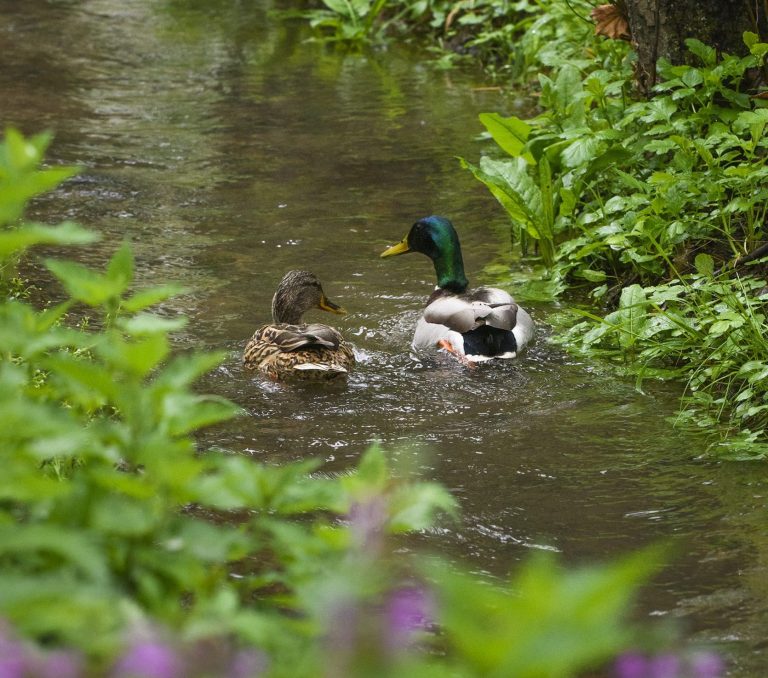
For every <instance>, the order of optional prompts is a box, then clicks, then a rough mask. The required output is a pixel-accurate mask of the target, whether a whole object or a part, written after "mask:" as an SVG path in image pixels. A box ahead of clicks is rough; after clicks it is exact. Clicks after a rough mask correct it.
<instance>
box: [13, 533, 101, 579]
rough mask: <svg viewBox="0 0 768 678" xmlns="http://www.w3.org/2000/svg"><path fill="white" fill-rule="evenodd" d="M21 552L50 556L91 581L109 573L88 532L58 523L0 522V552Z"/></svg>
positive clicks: (16, 553)
mask: <svg viewBox="0 0 768 678" xmlns="http://www.w3.org/2000/svg"><path fill="white" fill-rule="evenodd" d="M21 553H39V554H41V555H42V556H45V555H46V554H47V555H48V556H54V557H56V558H57V559H60V560H61V561H62V562H63V563H66V564H71V565H73V566H74V567H76V568H77V569H78V570H79V571H81V572H82V573H83V574H84V575H86V576H87V577H88V578H90V579H91V580H93V581H106V580H107V578H108V576H109V571H108V568H107V563H106V561H105V560H104V555H103V553H102V552H101V551H100V549H98V548H97V546H96V544H95V543H94V541H93V538H92V537H91V535H88V534H86V533H84V532H80V531H78V530H71V529H67V528H65V527H64V526H62V525H29V524H27V525H24V524H18V525H15V526H0V554H4V555H5V556H9V555H10V556H13V557H18V556H19V555H20V554H21ZM51 567H53V563H52V564H51Z"/></svg>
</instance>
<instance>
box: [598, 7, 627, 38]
mask: <svg viewBox="0 0 768 678" xmlns="http://www.w3.org/2000/svg"><path fill="white" fill-rule="evenodd" d="M590 16H591V17H592V19H593V20H594V22H595V35H604V36H605V37H606V38H611V40H629V22H628V21H627V17H626V16H625V15H624V12H622V10H621V8H619V7H618V6H616V5H612V4H607V5H599V6H597V7H595V8H594V9H593V10H592V11H591V12H590Z"/></svg>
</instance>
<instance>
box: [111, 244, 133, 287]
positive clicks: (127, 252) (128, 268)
mask: <svg viewBox="0 0 768 678" xmlns="http://www.w3.org/2000/svg"><path fill="white" fill-rule="evenodd" d="M107 279H108V280H110V281H111V282H113V283H114V284H115V285H117V286H119V288H120V294H122V293H123V292H124V291H125V290H126V288H127V287H128V285H129V284H130V282H131V280H133V252H132V251H131V246H130V245H129V244H128V243H127V242H124V243H123V244H122V245H121V246H120V248H119V249H118V250H117V251H116V252H115V253H114V254H113V255H112V258H111V259H110V260H109V264H107Z"/></svg>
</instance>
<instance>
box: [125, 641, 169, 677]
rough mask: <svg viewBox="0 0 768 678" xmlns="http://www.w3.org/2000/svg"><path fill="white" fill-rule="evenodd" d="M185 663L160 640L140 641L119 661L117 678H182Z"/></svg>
mask: <svg viewBox="0 0 768 678" xmlns="http://www.w3.org/2000/svg"><path fill="white" fill-rule="evenodd" d="M182 673H183V663H182V661H181V659H180V657H179V656H178V655H177V654H176V652H175V651H174V650H173V648H172V647H170V646H169V645H166V644H165V643H162V642H160V641H158V640H139V641H137V642H135V643H134V644H133V645H132V646H131V647H129V648H128V651H127V652H126V653H125V654H124V655H123V656H122V657H121V658H120V659H119V660H118V662H117V664H116V665H115V668H114V671H113V675H114V677H115V678H180V677H181V676H182Z"/></svg>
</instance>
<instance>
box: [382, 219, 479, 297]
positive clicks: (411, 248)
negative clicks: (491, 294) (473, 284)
mask: <svg viewBox="0 0 768 678" xmlns="http://www.w3.org/2000/svg"><path fill="white" fill-rule="evenodd" d="M406 252H421V253H422V254H426V255H427V256H428V257H429V258H430V259H432V261H433V262H434V264H435V273H436V274H437V285H438V287H441V288H443V289H447V290H450V291H451V292H463V291H464V290H465V289H467V285H468V284H469V283H468V282H467V278H466V276H465V275H464V262H463V260H462V257H461V246H460V245H459V236H458V235H457V233H456V229H455V228H454V227H453V224H452V223H451V222H450V221H449V220H448V219H446V218H445V217H438V216H431V217H424V218H423V219H419V220H418V221H417V222H416V223H415V224H414V225H413V226H411V230H410V231H409V232H408V235H406V236H405V238H403V239H402V240H401V241H400V242H399V243H398V244H397V245H393V246H392V247H390V248H388V249H387V250H385V251H384V252H382V253H381V256H382V257H391V256H394V255H396V254H405V253H406Z"/></svg>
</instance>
